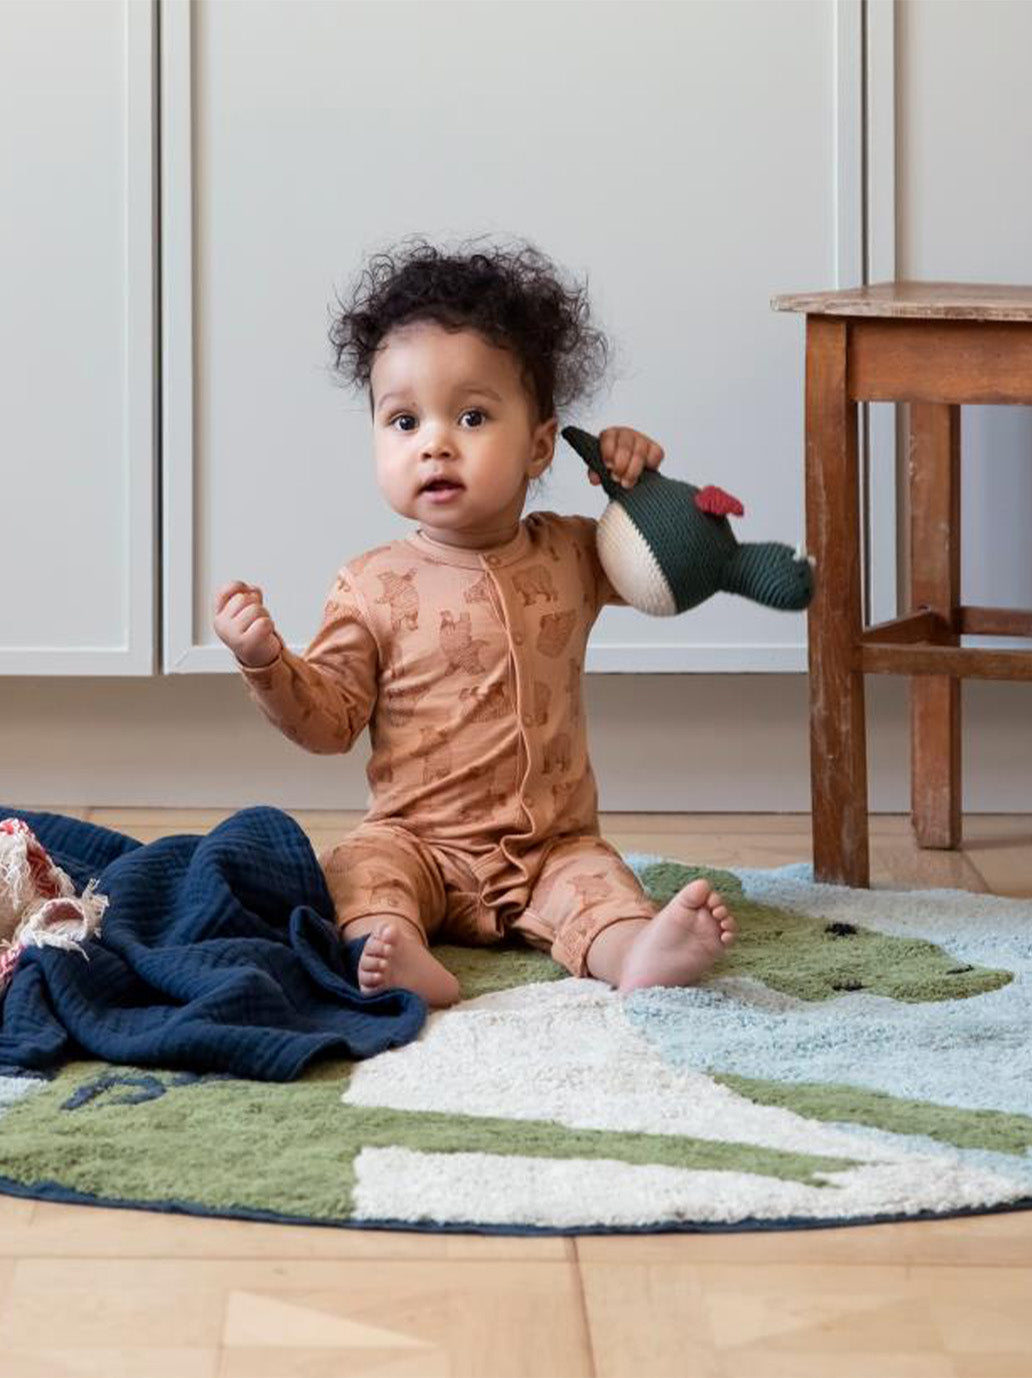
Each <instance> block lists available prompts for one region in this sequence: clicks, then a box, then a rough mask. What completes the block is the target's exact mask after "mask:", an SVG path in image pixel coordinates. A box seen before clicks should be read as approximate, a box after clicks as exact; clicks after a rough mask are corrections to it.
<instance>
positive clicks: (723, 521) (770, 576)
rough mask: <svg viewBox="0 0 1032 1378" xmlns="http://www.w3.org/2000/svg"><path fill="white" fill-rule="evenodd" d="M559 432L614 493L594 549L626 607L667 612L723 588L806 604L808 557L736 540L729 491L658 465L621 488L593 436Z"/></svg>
mask: <svg viewBox="0 0 1032 1378" xmlns="http://www.w3.org/2000/svg"><path fill="white" fill-rule="evenodd" d="M562 435H563V439H564V440H567V441H568V442H569V443H570V444H571V445H572V446H573V448H574V449H575V450H576V451H577V453H578V454H579V455H580V457H581V459H583V460H584V462H585V463H586V464H587V465H588V466H589V468H591V469H594V471H595V473H596V474H598V476H599V478H600V479H601V481H602V487H603V488H604V489H605V492H606V495H607V496H608V497H609V498H610V499H611V501H610V503H609V506H608V507H607V508H606V510H605V511H604V512H603V513H602V516H601V517H600V518H599V520H598V529H597V532H596V544H597V546H598V555H599V559H600V560H601V562H602V568H603V569H604V570H605V572H606V574H607V575H608V576H609V581H610V583H611V584H612V585H613V587H614V588H615V589H616V591H617V593H619V595H620V597H621V598H624V599H625V600H626V601H627V602H628V603H629V604H630V605H631V607H633V608H637V609H638V610H639V612H645V613H649V614H651V615H652V616H654V617H670V616H673V615H674V614H675V613H679V612H685V611H687V609H688V608H694V607H695V606H696V605H697V604H699V603H702V602H704V601H705V600H706V599H707V598H710V597H712V596H713V594H715V593H721V592H723V593H737V594H739V595H740V596H741V597H742V598H750V599H752V600H753V602H756V603H763V604H764V605H765V606H766V607H768V608H777V609H779V610H781V611H785V612H792V611H799V610H800V609H802V608H805V607H807V606H808V605H809V603H810V600H811V599H812V597H813V564H814V560H813V557H812V556H807V555H804V554H803V553H802V552H801V551H800V550H796V551H793V550H792V547H791V546H788V545H782V544H781V543H780V542H777V541H759V542H757V541H751V542H746V543H744V544H740V543H739V542H738V540H737V539H736V537H735V535H734V532H733V531H732V530H731V524H730V522H729V521H728V519H727V514H728V513H731V514H733V515H734V516H736V517H741V516H744V514H745V509H744V507H743V506H742V504H741V503H740V502H739V501H738V499H737V498H733V497H732V496H731V495H730V493H725V492H724V491H723V490H722V489H720V488H715V487H713V486H712V485H710V486H709V487H707V488H696V487H695V486H694V485H693V484H691V483H685V482H684V481H683V480H681V479H674V478H668V477H667V476H666V475H665V474H661V473H659V471H658V470H656V469H643V470H642V472H641V474H640V475H639V477H638V480H637V482H636V483H635V484H634V486H633V487H632V488H623V487H621V486H620V484H619V483H617V482H615V481H614V480H613V479H612V478H611V477H610V474H609V470H608V469H607V468H606V466H605V463H604V462H603V459H602V455H601V453H600V451H599V445H598V438H597V437H596V436H593V435H592V434H591V433H590V432H589V431H582V430H581V429H580V428H579V427H577V426H564V427H563V430H562Z"/></svg>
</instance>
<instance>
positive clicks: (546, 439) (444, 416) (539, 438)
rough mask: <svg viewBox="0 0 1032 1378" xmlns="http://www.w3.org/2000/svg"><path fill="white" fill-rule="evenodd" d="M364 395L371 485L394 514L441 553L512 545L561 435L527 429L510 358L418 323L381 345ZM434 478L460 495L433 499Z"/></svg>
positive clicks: (478, 341)
mask: <svg viewBox="0 0 1032 1378" xmlns="http://www.w3.org/2000/svg"><path fill="white" fill-rule="evenodd" d="M370 385H371V389H372V394H373V405H374V411H373V447H374V451H375V455H376V477H377V482H378V483H379V485H380V489H381V491H382V492H383V494H384V496H385V497H386V499H387V501H388V502H389V503H390V505H391V506H392V507H393V508H394V510H395V512H400V513H401V515H402V516H404V517H411V518H413V519H414V520H416V521H418V522H419V524H420V526H421V527H422V528H423V530H424V531H425V532H426V534H427V535H428V536H430V537H432V538H433V539H434V540H438V541H443V542H445V543H446V544H448V545H461V546H471V547H472V546H486V545H495V544H500V543H501V542H503V541H506V540H510V539H511V538H512V537H513V536H514V535H515V534H516V531H517V527H518V523H519V519H520V513H521V512H522V511H523V503H524V499H525V497H526V492H527V484H528V482H529V481H530V479H531V478H536V477H537V476H538V474H540V473H542V471H543V470H545V469H547V467H548V465H549V464H550V463H551V460H552V455H553V452H554V449H555V437H556V431H557V429H558V421H557V419H556V418H555V417H553V418H552V419H551V420H549V421H545V422H542V423H541V424H539V425H535V424H534V421H533V417H532V412H531V404H530V399H529V398H528V397H527V394H526V392H525V390H524V388H523V386H522V384H521V382H520V378H519V370H518V365H517V362H516V360H515V358H514V357H513V355H512V354H510V353H509V351H508V350H506V349H499V348H497V347H496V346H494V345H491V344H489V343H488V342H487V341H486V340H485V339H484V338H483V337H482V336H480V335H479V334H477V332H476V331H473V330H460V331H449V330H445V329H444V327H443V326H440V325H437V324H436V323H435V322H431V321H419V322H415V323H413V324H411V325H405V326H400V327H397V328H396V329H394V330H392V331H391V332H390V334H389V335H388V336H387V337H386V339H385V341H384V342H383V345H382V346H381V348H380V349H379V350H378V351H377V355H376V358H375V360H374V362H373V366H372V370H371V374H370ZM435 478H445V479H448V480H451V481H452V482H454V483H455V484H456V485H460V486H458V487H456V488H453V489H451V490H449V491H448V492H446V493H443V494H442V495H440V496H435V495H434V493H433V491H432V490H429V491H428V490H427V489H426V487H425V485H426V484H427V482H428V481H429V480H432V479H435Z"/></svg>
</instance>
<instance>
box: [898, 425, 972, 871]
mask: <svg viewBox="0 0 1032 1378" xmlns="http://www.w3.org/2000/svg"><path fill="white" fill-rule="evenodd" d="M908 467H909V481H908V488H909V497H910V608H911V611H912V612H916V611H918V610H920V609H922V608H930V609H931V610H932V611H933V612H938V613H941V614H942V616H943V617H945V618H947V619H948V620H949V621H950V622H951V624H952V623H953V618H954V609H955V608H957V607H959V605H960V407H958V406H953V405H949V404H947V403H942V402H912V403H911V404H910V445H909V466H908ZM942 644H943V645H947V646H959V645H960V636H959V635H957V634H951V635H948V636H944V637H943V638H942ZM960 780H961V738H960V680H959V678H957V677H956V676H950V675H914V676H913V677H912V678H911V680H910V783H911V817H912V821H913V826H914V833H915V836H916V837H917V842H918V845H919V846H921V847H947V848H948V847H959V845H960V833H961V818H960V809H961V783H960Z"/></svg>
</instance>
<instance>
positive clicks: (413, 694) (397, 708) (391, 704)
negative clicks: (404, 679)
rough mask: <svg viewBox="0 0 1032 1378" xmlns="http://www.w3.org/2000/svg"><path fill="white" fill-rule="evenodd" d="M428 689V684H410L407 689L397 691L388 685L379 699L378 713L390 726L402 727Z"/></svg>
mask: <svg viewBox="0 0 1032 1378" xmlns="http://www.w3.org/2000/svg"><path fill="white" fill-rule="evenodd" d="M429 688H430V686H429V685H428V684H412V685H409V687H408V688H407V689H399V688H398V687H397V685H395V684H389V685H388V686H387V688H386V689H385V690H384V691H383V692H382V693H381V695H380V698H379V708H380V712H381V713H382V714H383V715H384V717H385V718H386V719H387V721H388V722H389V723H391V725H392V726H394V727H404V726H405V724H406V723H407V722H408V721H409V719H410V718H411V717H412V714H413V713H414V712H415V710H416V707H417V706H418V704H419V700H420V699H421V698H422V697H423V695H424V694H426V693H427V692H428V691H429Z"/></svg>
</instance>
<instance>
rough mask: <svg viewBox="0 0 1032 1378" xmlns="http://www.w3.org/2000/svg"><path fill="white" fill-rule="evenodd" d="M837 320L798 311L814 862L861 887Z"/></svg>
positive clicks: (858, 753)
mask: <svg viewBox="0 0 1032 1378" xmlns="http://www.w3.org/2000/svg"><path fill="white" fill-rule="evenodd" d="M847 329H848V327H847V325H846V323H845V321H842V320H836V319H835V318H833V317H828V316H807V318H806V546H807V550H808V551H809V553H810V554H811V555H813V556H815V558H816V560H817V568H816V571H815V584H816V591H815V594H814V599H813V602H812V603H811V604H810V609H809V613H808V628H809V643H810V646H809V665H810V789H811V800H812V808H813V866H814V876H815V878H816V879H817V880H819V881H827V882H830V883H832V884H835V885H854V886H860V887H866V886H867V885H868V884H869V882H870V872H869V861H868V846H867V743H866V726H865V718H864V677H863V673H862V671H860V670H858V669H857V668H856V663H855V651H854V648H855V647H856V646H857V645H858V643H859V640H860V633H861V628H862V621H861V619H862V613H861V604H860V496H859V481H858V471H857V425H856V422H857V412H856V403H855V402H853V401H851V400H850V398H849V395H848V393H847V389H846V345H847V334H846V332H847Z"/></svg>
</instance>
